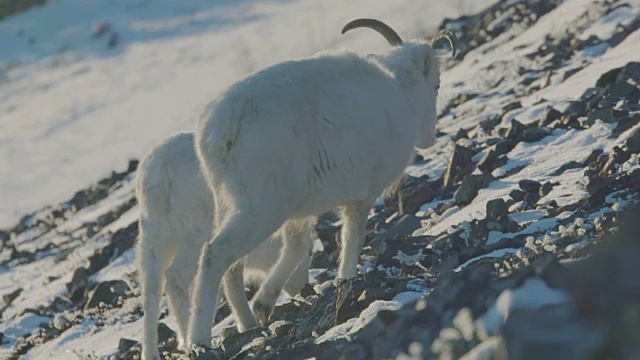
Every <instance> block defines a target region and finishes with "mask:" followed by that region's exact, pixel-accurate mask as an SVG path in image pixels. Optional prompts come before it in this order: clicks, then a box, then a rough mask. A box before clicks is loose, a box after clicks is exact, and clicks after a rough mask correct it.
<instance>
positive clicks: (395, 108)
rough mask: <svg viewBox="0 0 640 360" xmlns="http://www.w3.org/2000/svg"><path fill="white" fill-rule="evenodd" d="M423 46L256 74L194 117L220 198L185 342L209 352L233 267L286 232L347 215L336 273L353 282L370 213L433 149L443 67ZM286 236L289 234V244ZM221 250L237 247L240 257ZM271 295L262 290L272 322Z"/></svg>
mask: <svg viewBox="0 0 640 360" xmlns="http://www.w3.org/2000/svg"><path fill="white" fill-rule="evenodd" d="M434 55H435V52H434V50H433V49H432V47H431V45H430V43H429V42H428V41H411V42H406V43H404V44H402V45H401V46H398V47H393V48H390V49H389V50H388V51H386V52H384V53H382V54H377V55H367V56H362V55H359V54H356V53H353V52H349V51H331V52H321V53H319V54H317V55H314V56H312V57H309V58H304V59H300V60H292V61H286V62H283V63H279V64H276V65H274V66H271V67H268V68H266V69H263V70H261V71H258V72H256V73H254V74H252V75H249V76H248V77H246V78H244V79H243V80H240V81H239V82H237V83H236V84H234V85H232V86H231V87H230V88H228V89H227V90H226V91H225V92H223V93H222V95H221V96H219V97H218V98H217V99H215V100H214V101H213V102H211V103H210V104H209V105H208V107H207V108H206V110H205V111H204V112H203V113H202V115H201V116H200V117H199V118H198V121H197V129H196V153H197V155H198V158H199V159H200V163H201V166H202V168H203V172H204V174H205V176H206V178H207V181H208V183H209V185H210V186H211V188H212V190H213V194H214V201H215V204H216V208H223V209H224V211H220V212H218V213H217V214H219V215H220V216H217V217H216V219H215V222H216V228H217V232H216V234H215V235H214V236H213V238H212V239H211V240H210V241H209V242H207V243H206V244H205V245H204V246H203V250H202V253H201V257H200V262H199V269H198V273H197V275H196V278H195V282H194V294H193V296H192V307H191V310H192V311H191V319H190V323H189V334H188V342H189V343H190V344H201V345H210V341H211V324H212V319H213V314H214V310H215V309H213V308H211V307H210V306H209V303H208V302H207V299H211V298H215V297H216V296H217V291H218V285H217V284H219V282H220V280H221V278H222V276H223V274H224V272H225V271H226V269H227V268H228V267H229V266H230V265H231V264H233V263H234V262H235V261H236V260H237V259H239V258H241V257H242V256H244V255H245V254H247V253H249V252H250V251H252V250H253V249H255V248H256V246H258V244H259V243H260V242H261V241H262V239H264V238H265V237H266V236H268V235H269V234H271V233H273V232H274V231H276V230H277V229H278V228H280V226H281V225H283V224H285V226H293V225H291V224H298V223H302V224H303V225H304V224H305V223H306V221H308V220H307V219H308V218H309V217H312V216H316V215H318V214H321V213H323V212H325V211H327V210H330V209H333V208H339V209H341V210H342V216H343V219H344V223H343V224H344V225H343V228H342V247H341V252H340V264H339V268H338V278H342V279H349V278H353V277H354V276H355V275H356V272H357V264H358V260H359V254H360V251H361V247H362V243H363V241H364V235H365V234H364V233H365V225H366V220H367V215H368V212H369V210H370V208H371V206H372V204H373V202H374V200H375V199H376V198H377V197H378V196H379V195H380V194H381V193H382V192H383V191H384V190H385V189H386V188H388V187H389V186H390V185H392V184H394V182H396V181H397V180H398V179H399V178H400V177H401V176H402V174H403V170H404V169H405V167H406V166H407V164H408V163H409V162H410V160H411V159H412V156H413V154H414V147H421V148H426V147H430V146H431V145H433V144H434V142H435V125H436V97H437V92H438V90H437V89H438V86H439V82H440V71H439V64H438V60H437V58H436V57H435V56H434ZM286 241H288V239H287V240H286ZM224 249H233V253H231V252H226V253H225V256H220V254H221V253H222V252H223V251H224ZM274 302H275V299H274V297H273V296H268V295H267V294H264V293H262V292H258V294H256V300H255V302H254V306H253V310H254V314H255V315H256V317H257V318H258V320H259V321H266V320H267V319H268V318H269V316H270V314H271V312H272V310H273V307H274Z"/></svg>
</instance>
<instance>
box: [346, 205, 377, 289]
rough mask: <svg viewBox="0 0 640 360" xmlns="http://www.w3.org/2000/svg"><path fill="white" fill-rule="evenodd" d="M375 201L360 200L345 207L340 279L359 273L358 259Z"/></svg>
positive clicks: (352, 276) (349, 277)
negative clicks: (370, 211)
mask: <svg viewBox="0 0 640 360" xmlns="http://www.w3.org/2000/svg"><path fill="white" fill-rule="evenodd" d="M372 205H373V201H359V202H354V203H351V204H348V205H346V206H344V208H343V214H342V217H343V220H344V221H343V225H342V234H341V236H342V246H341V249H340V261H339V262H340V264H339V268H338V279H351V278H354V277H355V276H356V275H357V272H358V261H359V260H360V252H361V251H362V244H363V243H364V234H365V227H366V225H367V218H368V215H369V210H370V209H371V206H372Z"/></svg>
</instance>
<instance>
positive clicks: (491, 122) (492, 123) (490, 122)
mask: <svg viewBox="0 0 640 360" xmlns="http://www.w3.org/2000/svg"><path fill="white" fill-rule="evenodd" d="M498 124H500V118H490V119H486V120H482V121H480V124H479V125H480V128H481V129H482V130H483V131H484V132H486V133H490V132H491V131H492V130H493V129H494V128H495V127H496V126H497V125H498Z"/></svg>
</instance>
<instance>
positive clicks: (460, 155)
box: [444, 145, 474, 187]
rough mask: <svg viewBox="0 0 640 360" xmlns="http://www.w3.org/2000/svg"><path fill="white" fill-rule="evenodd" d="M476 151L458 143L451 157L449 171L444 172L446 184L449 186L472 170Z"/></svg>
mask: <svg viewBox="0 0 640 360" xmlns="http://www.w3.org/2000/svg"><path fill="white" fill-rule="evenodd" d="M473 155H474V151H473V150H471V149H469V148H466V147H464V146H460V145H456V146H455V148H454V149H453V152H452V153H451V157H450V158H449V164H448V166H447V171H446V172H445V174H444V186H445V187H449V186H451V185H453V184H455V183H456V182H457V181H459V179H460V178H462V177H464V176H465V175H467V174H469V173H470V172H471V165H472V163H471V158H472V157H473Z"/></svg>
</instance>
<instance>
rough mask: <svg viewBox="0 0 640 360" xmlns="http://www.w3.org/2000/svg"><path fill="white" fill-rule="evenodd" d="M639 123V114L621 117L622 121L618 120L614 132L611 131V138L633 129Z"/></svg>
mask: <svg viewBox="0 0 640 360" xmlns="http://www.w3.org/2000/svg"><path fill="white" fill-rule="evenodd" d="M639 122H640V114H639V113H636V114H633V116H626V117H623V118H622V119H620V120H618V125H617V126H616V128H615V130H613V134H611V136H613V137H618V136H620V135H621V134H622V133H623V132H625V131H627V130H629V129H631V128H632V127H634V126H635V125H636V124H638V123H639Z"/></svg>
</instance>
